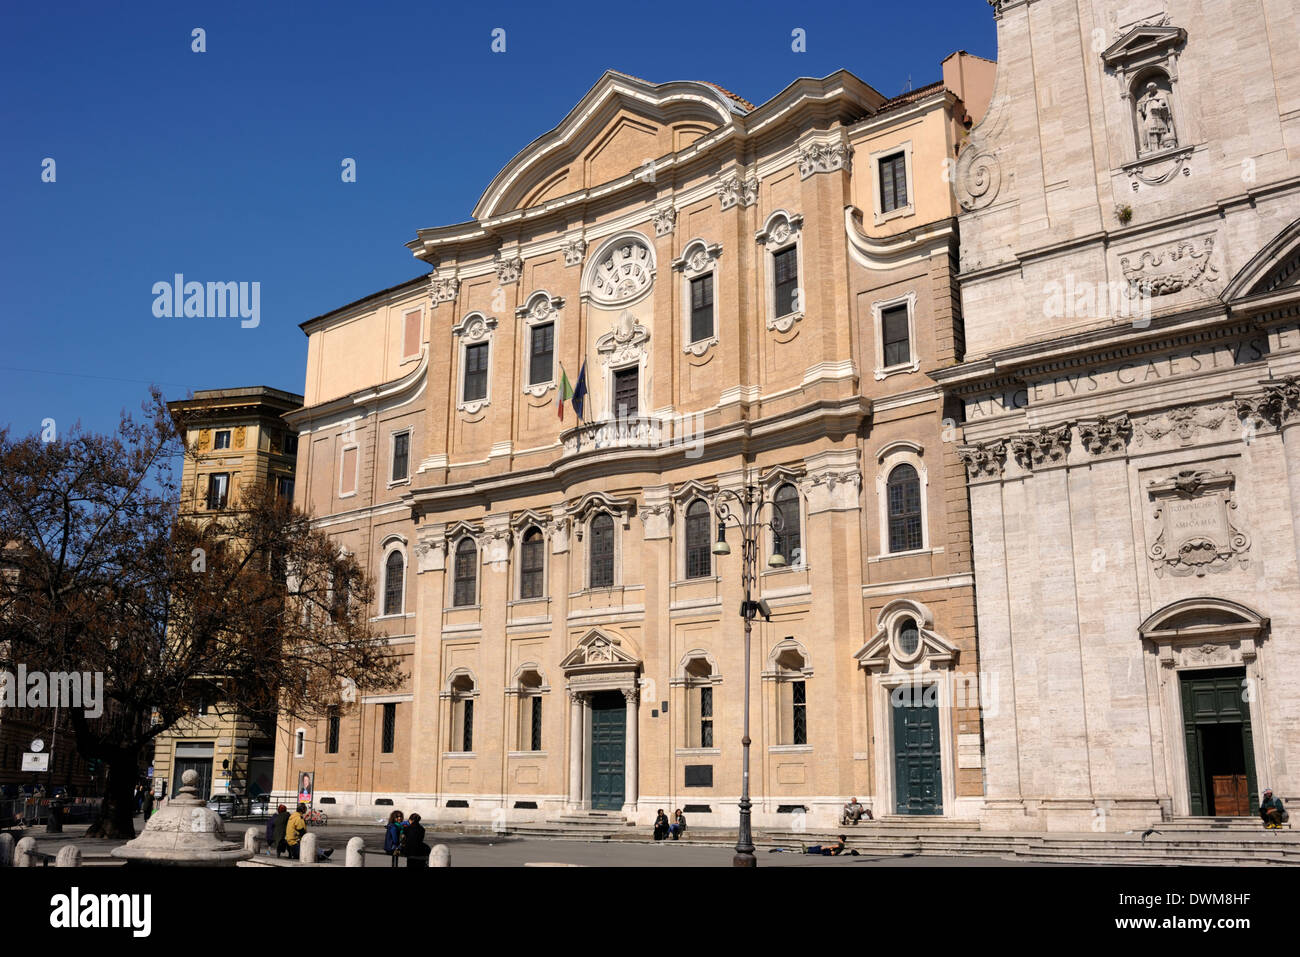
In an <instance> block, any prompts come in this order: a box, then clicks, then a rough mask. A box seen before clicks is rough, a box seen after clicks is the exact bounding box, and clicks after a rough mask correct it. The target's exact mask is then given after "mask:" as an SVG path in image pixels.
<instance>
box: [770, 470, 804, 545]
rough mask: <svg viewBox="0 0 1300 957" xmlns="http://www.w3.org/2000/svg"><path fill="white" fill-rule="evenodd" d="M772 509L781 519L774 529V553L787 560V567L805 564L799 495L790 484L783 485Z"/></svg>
mask: <svg viewBox="0 0 1300 957" xmlns="http://www.w3.org/2000/svg"><path fill="white" fill-rule="evenodd" d="M772 509H773V511H774V512H775V513H776V515H777V517H778V518H779V519H780V521H779V522H777V523H776V524H778V525H780V530H779V531H778V530H776V529H773V532H772V551H773V552H774V553H775V554H777V555H780V556H781V557H782V558H784V559H785V563H786V564H787V565H802V564H803V535H802V534H801V529H800V528H799V493H798V492H797V491H796V490H795V487H794V486H793V485H791V484H790V483H789V482H786V483H785V484H784V485H781V486H780V487H779V488H778V489H777V490H776V494H775V495H773V496H772Z"/></svg>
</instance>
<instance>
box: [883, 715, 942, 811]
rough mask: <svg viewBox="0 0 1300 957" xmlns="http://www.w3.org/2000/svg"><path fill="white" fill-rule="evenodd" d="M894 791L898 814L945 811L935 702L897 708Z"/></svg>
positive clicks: (937, 716)
mask: <svg viewBox="0 0 1300 957" xmlns="http://www.w3.org/2000/svg"><path fill="white" fill-rule="evenodd" d="M892 710H893V712H894V793H895V808H894V810H895V811H896V812H897V813H898V814H942V813H943V786H942V785H943V781H942V776H941V770H940V764H939V761H940V758H939V709H938V708H937V707H936V706H935V705H933V704H921V703H900V704H899V706H897V707H894V708H893V709H892Z"/></svg>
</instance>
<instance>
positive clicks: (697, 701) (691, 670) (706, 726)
mask: <svg viewBox="0 0 1300 957" xmlns="http://www.w3.org/2000/svg"><path fill="white" fill-rule="evenodd" d="M685 672H686V684H685V689H686V747H688V748H711V747H713V719H714V710H713V666H712V665H711V664H709V661H708V659H706V658H692V659H691V660H690V661H689V662H688V663H687V665H686V668H685Z"/></svg>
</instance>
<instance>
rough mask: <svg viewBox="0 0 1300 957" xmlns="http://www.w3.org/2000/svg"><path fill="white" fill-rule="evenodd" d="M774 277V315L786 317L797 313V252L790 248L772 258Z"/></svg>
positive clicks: (792, 247)
mask: <svg viewBox="0 0 1300 957" xmlns="http://www.w3.org/2000/svg"><path fill="white" fill-rule="evenodd" d="M772 266H773V272H774V274H775V277H776V289H775V294H776V314H777V315H778V316H786V315H789V314H790V313H792V312H797V311H798V310H797V308H796V307H797V306H798V302H797V301H796V300H797V297H798V291H799V250H798V249H797V248H796V247H794V246H791V247H790V248H789V249H783V250H781V251H780V252H779V253H776V254H775V255H774V256H773V257H772Z"/></svg>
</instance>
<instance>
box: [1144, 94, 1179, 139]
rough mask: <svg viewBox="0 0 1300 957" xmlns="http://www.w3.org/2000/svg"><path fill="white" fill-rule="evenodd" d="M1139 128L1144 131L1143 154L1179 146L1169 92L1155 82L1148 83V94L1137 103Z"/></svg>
mask: <svg viewBox="0 0 1300 957" xmlns="http://www.w3.org/2000/svg"><path fill="white" fill-rule="evenodd" d="M1137 111H1138V116H1139V117H1141V121H1142V122H1141V123H1140V124H1139V126H1140V127H1141V130H1142V152H1143V153H1159V152H1162V151H1164V150H1169V149H1173V148H1174V147H1176V146H1177V145H1178V137H1177V135H1176V134H1175V133H1174V115H1173V111H1172V110H1171V109H1170V107H1169V91H1168V90H1165V89H1162V88H1161V85H1160V84H1158V83H1157V82H1156V81H1155V80H1150V81H1148V82H1147V86H1146V92H1145V93H1143V94H1142V96H1141V97H1140V98H1139V99H1138V101H1137Z"/></svg>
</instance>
